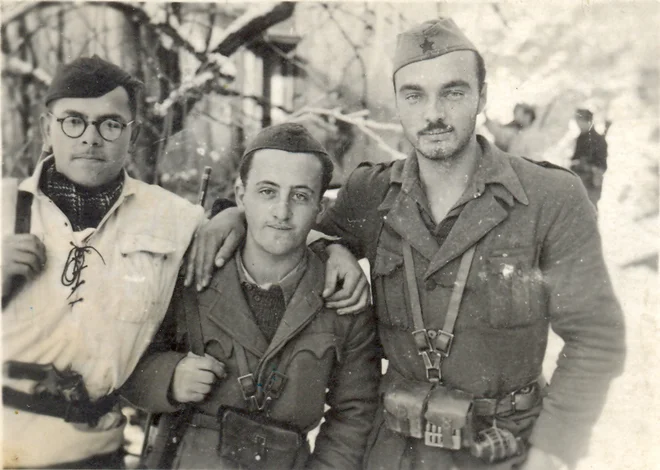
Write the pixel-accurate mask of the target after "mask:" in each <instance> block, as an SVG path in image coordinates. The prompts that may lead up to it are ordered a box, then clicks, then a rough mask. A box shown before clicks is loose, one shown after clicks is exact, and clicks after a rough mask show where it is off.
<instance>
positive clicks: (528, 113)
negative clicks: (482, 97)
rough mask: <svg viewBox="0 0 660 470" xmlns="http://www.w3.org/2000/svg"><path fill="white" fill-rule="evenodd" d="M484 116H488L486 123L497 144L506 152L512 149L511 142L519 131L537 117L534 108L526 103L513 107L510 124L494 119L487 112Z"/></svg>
mask: <svg viewBox="0 0 660 470" xmlns="http://www.w3.org/2000/svg"><path fill="white" fill-rule="evenodd" d="M484 116H485V118H486V121H485V123H484V125H485V126H486V128H487V129H488V131H489V132H490V133H491V134H492V135H493V138H494V139H495V146H497V147H498V148H500V149H501V150H504V151H505V152H510V151H511V150H510V149H511V144H512V142H513V141H514V139H515V137H516V136H517V135H518V133H519V132H520V131H521V130H522V129H525V128H527V127H529V126H531V125H532V123H533V122H534V119H535V118H536V114H535V112H534V108H532V107H531V106H530V105H528V104H525V103H518V104H516V106H515V107H514V108H513V121H511V122H510V123H508V124H500V123H499V122H497V121H493V120H492V119H489V118H488V116H487V115H486V114H485V113H484Z"/></svg>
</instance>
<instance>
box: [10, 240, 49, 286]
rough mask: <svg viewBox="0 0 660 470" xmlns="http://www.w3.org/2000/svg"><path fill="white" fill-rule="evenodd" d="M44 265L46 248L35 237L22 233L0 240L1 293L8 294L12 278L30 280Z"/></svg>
mask: <svg viewBox="0 0 660 470" xmlns="http://www.w3.org/2000/svg"><path fill="white" fill-rule="evenodd" d="M45 264H46V247H45V246H44V244H43V243H42V242H41V240H39V239H38V238H37V237H36V236H35V235H33V234H31V233H24V234H19V235H15V234H12V235H5V236H4V237H3V238H2V293H3V295H5V294H7V293H8V292H9V289H10V288H11V280H12V278H13V277H14V276H23V277H24V278H26V279H28V280H32V279H34V278H35V277H37V275H38V274H39V273H40V272H41V271H42V270H43V268H44V266H45Z"/></svg>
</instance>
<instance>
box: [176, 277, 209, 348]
mask: <svg viewBox="0 0 660 470" xmlns="http://www.w3.org/2000/svg"><path fill="white" fill-rule="evenodd" d="M181 296H182V297H181V305H182V307H183V312H184V315H185V322H186V331H187V334H188V347H189V348H190V351H191V352H192V353H193V354H196V355H197V356H203V355H204V334H203V333H202V323H201V320H200V317H199V305H198V303H197V292H196V291H195V289H194V287H185V288H183V289H181Z"/></svg>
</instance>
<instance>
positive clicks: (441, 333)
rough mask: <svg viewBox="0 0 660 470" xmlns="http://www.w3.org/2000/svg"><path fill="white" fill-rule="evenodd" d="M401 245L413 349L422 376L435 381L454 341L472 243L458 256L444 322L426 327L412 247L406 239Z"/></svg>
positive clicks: (472, 248)
mask: <svg viewBox="0 0 660 470" xmlns="http://www.w3.org/2000/svg"><path fill="white" fill-rule="evenodd" d="M402 245H403V264H404V269H405V271H406V284H407V286H408V294H409V297H410V311H411V313H412V320H413V327H414V331H413V332H412V335H413V338H414V340H415V345H416V346H417V352H418V354H419V355H420V356H422V359H423V361H424V367H425V368H426V378H427V379H428V380H429V382H433V383H439V382H441V381H442V370H441V365H442V361H443V359H444V358H445V357H447V356H449V354H450V352H451V347H452V343H453V341H454V327H455V326H456V320H457V319H458V312H459V310H460V306H461V300H462V299H463V292H464V291H465V285H466V284H467V278H468V275H469V274H470V267H471V266H472V260H473V259H474V252H475V250H476V245H473V246H471V247H470V248H469V249H468V250H467V251H466V252H465V253H464V254H463V256H462V257H461V262H460V265H459V268H458V273H457V274H456V281H455V282H454V288H453V290H452V293H451V298H450V299H449V306H448V308H447V314H446V316H445V323H444V325H443V327H442V329H441V330H429V329H427V328H426V327H425V325H424V317H423V315H422V306H421V302H420V296H419V290H418V288H417V277H416V276H415V264H414V261H413V254H412V248H411V246H410V243H408V242H407V241H406V240H403V241H402Z"/></svg>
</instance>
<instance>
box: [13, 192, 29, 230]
mask: <svg viewBox="0 0 660 470" xmlns="http://www.w3.org/2000/svg"><path fill="white" fill-rule="evenodd" d="M31 220H32V193H28V192H27V191H18V194H17V196H16V220H15V222H14V233H30V222H31Z"/></svg>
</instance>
